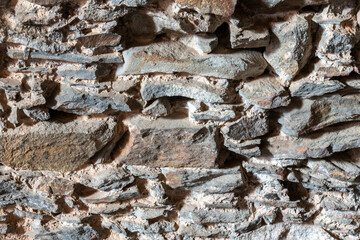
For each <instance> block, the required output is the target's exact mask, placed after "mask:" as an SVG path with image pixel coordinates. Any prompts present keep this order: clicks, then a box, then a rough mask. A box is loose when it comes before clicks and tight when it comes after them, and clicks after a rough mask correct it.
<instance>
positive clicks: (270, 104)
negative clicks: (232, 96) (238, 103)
mask: <svg viewBox="0 0 360 240" xmlns="http://www.w3.org/2000/svg"><path fill="white" fill-rule="evenodd" d="M239 88H240V89H239V94H240V96H241V97H242V98H243V99H244V101H246V102H248V103H249V104H253V105H255V106H257V107H260V108H264V109H271V108H277V107H282V106H287V105H288V104H289V103H290V97H289V94H288V92H287V91H286V90H285V89H284V88H283V86H282V85H281V84H280V81H279V80H277V79H276V78H274V77H272V76H264V77H259V78H256V79H254V80H250V81H246V82H243V83H241V84H240V86H239Z"/></svg>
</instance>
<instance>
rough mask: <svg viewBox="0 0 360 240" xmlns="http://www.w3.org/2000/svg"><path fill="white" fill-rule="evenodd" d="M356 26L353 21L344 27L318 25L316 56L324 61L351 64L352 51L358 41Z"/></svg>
mask: <svg viewBox="0 0 360 240" xmlns="http://www.w3.org/2000/svg"><path fill="white" fill-rule="evenodd" d="M356 25H357V23H356V21H355V20H352V21H349V22H348V24H347V25H346V26H342V25H336V24H334V25H333V24H320V30H319V31H318V36H317V50H316V56H317V57H318V58H320V59H322V60H325V61H334V62H336V63H340V64H351V63H352V62H353V60H354V59H353V57H352V49H353V48H354V46H355V44H356V43H357V42H358V40H359V31H358V28H357V26H356ZM350 30H351V31H350Z"/></svg>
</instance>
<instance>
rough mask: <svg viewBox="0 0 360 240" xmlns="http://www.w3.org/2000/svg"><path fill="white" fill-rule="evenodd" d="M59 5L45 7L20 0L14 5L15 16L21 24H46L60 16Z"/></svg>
mask: <svg viewBox="0 0 360 240" xmlns="http://www.w3.org/2000/svg"><path fill="white" fill-rule="evenodd" d="M59 10H60V7H53V8H50V9H49V8H46V7H42V6H40V5H38V4H36V3H31V2H30V1H27V0H20V1H18V2H17V4H16V6H15V17H16V18H17V19H18V20H19V21H20V22H21V23H22V24H29V23H32V24H41V25H48V24H49V23H50V22H51V21H52V20H55V18H59V17H61V14H60V11H59Z"/></svg>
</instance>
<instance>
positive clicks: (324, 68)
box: [314, 59, 356, 78]
mask: <svg viewBox="0 0 360 240" xmlns="http://www.w3.org/2000/svg"><path fill="white" fill-rule="evenodd" d="M354 70H356V69H355V68H354V66H352V65H349V64H343V63H340V62H338V61H337V62H334V61H330V60H325V59H320V61H317V62H316V63H315V64H314V71H315V72H316V74H317V75H318V76H321V77H325V78H331V77H337V76H348V75H350V74H351V73H352V72H353V71H354Z"/></svg>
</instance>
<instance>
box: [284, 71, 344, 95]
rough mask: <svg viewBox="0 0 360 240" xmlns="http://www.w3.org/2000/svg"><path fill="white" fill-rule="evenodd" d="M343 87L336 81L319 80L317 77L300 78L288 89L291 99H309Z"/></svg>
mask: <svg viewBox="0 0 360 240" xmlns="http://www.w3.org/2000/svg"><path fill="white" fill-rule="evenodd" d="M344 87H345V84H343V83H341V82H340V81H338V80H328V79H321V78H320V79H319V78H317V77H312V76H310V77H302V78H300V79H297V80H296V81H293V82H292V83H291V85H290V87H289V90H290V94H291V96H293V97H302V98H311V97H315V96H322V95H324V94H326V93H331V92H336V91H338V90H341V89H343V88H344Z"/></svg>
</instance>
